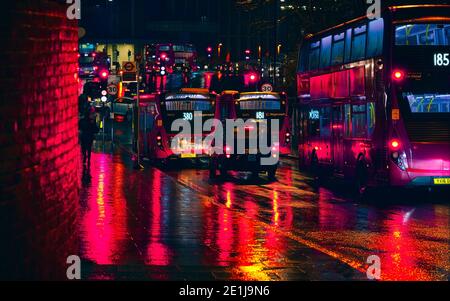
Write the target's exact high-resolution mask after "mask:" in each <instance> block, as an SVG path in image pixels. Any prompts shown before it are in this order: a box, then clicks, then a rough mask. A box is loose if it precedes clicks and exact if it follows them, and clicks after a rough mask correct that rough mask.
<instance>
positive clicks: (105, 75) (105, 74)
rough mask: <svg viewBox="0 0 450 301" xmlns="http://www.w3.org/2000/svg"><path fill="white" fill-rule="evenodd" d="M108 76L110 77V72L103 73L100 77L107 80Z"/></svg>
mask: <svg viewBox="0 0 450 301" xmlns="http://www.w3.org/2000/svg"><path fill="white" fill-rule="evenodd" d="M108 75H109V73H108V71H102V72H101V73H100V76H101V77H102V78H107V77H108Z"/></svg>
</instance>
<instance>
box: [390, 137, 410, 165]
mask: <svg viewBox="0 0 450 301" xmlns="http://www.w3.org/2000/svg"><path fill="white" fill-rule="evenodd" d="M401 147H402V144H401V142H400V140H398V139H397V138H394V139H391V141H389V148H390V149H391V151H392V153H391V159H392V161H394V163H395V164H396V165H397V166H398V167H399V168H400V169H401V170H403V171H404V170H406V169H407V168H408V162H407V160H406V154H405V152H404V151H400V149H401Z"/></svg>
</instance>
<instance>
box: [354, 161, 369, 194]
mask: <svg viewBox="0 0 450 301" xmlns="http://www.w3.org/2000/svg"><path fill="white" fill-rule="evenodd" d="M367 176H368V170H367V165H366V159H365V157H364V155H363V154H359V156H358V159H357V160H356V170H355V192H356V194H357V195H358V196H364V195H365V193H366V191H367Z"/></svg>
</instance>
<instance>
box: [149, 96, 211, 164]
mask: <svg viewBox="0 0 450 301" xmlns="http://www.w3.org/2000/svg"><path fill="white" fill-rule="evenodd" d="M141 98H142V97H141ZM216 98H217V95H215V94H211V93H209V91H208V90H207V89H194V88H184V89H183V90H181V91H180V92H173V93H163V94H160V93H154V94H151V95H145V96H143V98H142V105H143V106H144V108H143V109H142V112H141V113H142V114H144V115H145V117H144V115H143V116H141V117H142V120H141V134H142V135H144V136H145V137H143V139H142V141H145V142H144V145H142V149H143V153H144V154H145V155H146V156H147V157H148V158H149V159H151V160H152V161H156V162H163V163H167V162H168V161H170V160H177V159H187V160H191V161H202V160H205V159H206V160H209V155H210V150H209V149H207V148H205V146H204V145H203V139H204V138H205V137H206V136H207V134H209V133H202V134H201V137H196V136H195V135H193V133H189V134H188V135H185V136H182V135H181V134H180V133H179V130H173V129H172V123H173V122H174V121H175V120H177V119H182V120H185V121H187V122H188V123H189V124H190V125H191V128H192V129H194V121H195V120H194V119H195V118H196V117H201V118H202V120H203V122H204V121H205V120H207V119H209V118H214V112H215V107H216ZM195 114H200V115H201V116H198V115H195ZM144 129H145V130H144ZM175 139H176V141H175Z"/></svg>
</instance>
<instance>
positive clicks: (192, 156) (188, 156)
mask: <svg viewBox="0 0 450 301" xmlns="http://www.w3.org/2000/svg"><path fill="white" fill-rule="evenodd" d="M196 156H197V155H196V154H181V158H195V157H196Z"/></svg>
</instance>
